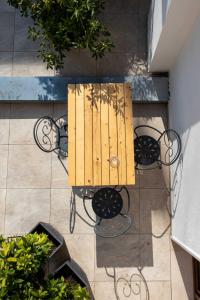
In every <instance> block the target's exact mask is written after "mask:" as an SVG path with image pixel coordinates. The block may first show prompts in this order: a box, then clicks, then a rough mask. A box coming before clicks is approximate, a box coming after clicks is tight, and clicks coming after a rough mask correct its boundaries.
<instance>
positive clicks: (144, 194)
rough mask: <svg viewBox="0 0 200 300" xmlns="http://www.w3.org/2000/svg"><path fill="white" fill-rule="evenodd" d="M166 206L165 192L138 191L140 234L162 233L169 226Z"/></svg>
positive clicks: (166, 193)
mask: <svg viewBox="0 0 200 300" xmlns="http://www.w3.org/2000/svg"><path fill="white" fill-rule="evenodd" d="M168 206H169V195H168V192H167V191H166V190H162V189H143V190H140V230H141V233H153V234H162V233H164V232H165V231H166V230H167V229H168V228H169V226H170V217H169V211H168Z"/></svg>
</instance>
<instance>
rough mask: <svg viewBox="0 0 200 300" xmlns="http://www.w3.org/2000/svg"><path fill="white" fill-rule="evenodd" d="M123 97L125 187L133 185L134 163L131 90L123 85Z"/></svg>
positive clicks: (127, 85)
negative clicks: (125, 163) (125, 160)
mask: <svg viewBox="0 0 200 300" xmlns="http://www.w3.org/2000/svg"><path fill="white" fill-rule="evenodd" d="M124 96H125V125H126V159H127V185H129V184H135V172H134V169H135V163H134V146H133V142H134V140H133V111H132V100H131V88H130V85H129V84H124Z"/></svg>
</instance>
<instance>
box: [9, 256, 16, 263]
mask: <svg viewBox="0 0 200 300" xmlns="http://www.w3.org/2000/svg"><path fill="white" fill-rule="evenodd" d="M7 261H8V262H16V261H17V258H16V257H8V258H7Z"/></svg>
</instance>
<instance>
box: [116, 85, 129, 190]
mask: <svg viewBox="0 0 200 300" xmlns="http://www.w3.org/2000/svg"><path fill="white" fill-rule="evenodd" d="M117 130H118V158H119V162H120V163H119V184H120V185H126V182H127V178H126V163H127V162H126V142H125V141H126V134H125V98H124V85H123V83H120V84H117Z"/></svg>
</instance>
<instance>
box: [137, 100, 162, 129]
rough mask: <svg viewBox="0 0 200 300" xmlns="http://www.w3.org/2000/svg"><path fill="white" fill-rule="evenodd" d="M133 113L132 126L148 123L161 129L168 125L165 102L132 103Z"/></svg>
mask: <svg viewBox="0 0 200 300" xmlns="http://www.w3.org/2000/svg"><path fill="white" fill-rule="evenodd" d="M144 106H145V109H144ZM133 115H134V127H136V126H139V125H149V126H153V127H155V128H156V129H158V130H160V131H163V130H165V129H166V128H167V126H168V121H167V120H168V113H167V105H166V104H154V103H153V104H152V103H151V104H150V103H149V104H144V105H141V104H134V109H133Z"/></svg>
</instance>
